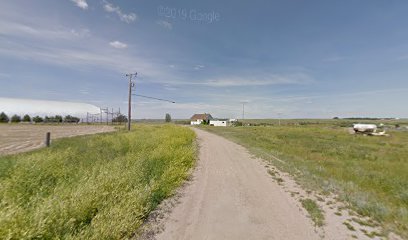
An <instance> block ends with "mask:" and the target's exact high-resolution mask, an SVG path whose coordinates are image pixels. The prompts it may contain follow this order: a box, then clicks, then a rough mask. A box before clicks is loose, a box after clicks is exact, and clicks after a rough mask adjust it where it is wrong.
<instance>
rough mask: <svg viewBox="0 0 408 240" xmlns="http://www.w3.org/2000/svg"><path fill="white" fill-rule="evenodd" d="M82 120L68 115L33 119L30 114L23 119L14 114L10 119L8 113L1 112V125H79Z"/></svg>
mask: <svg viewBox="0 0 408 240" xmlns="http://www.w3.org/2000/svg"><path fill="white" fill-rule="evenodd" d="M79 121H80V119H79V118H77V117H73V116H71V115H67V116H65V117H62V116H61V115H55V116H51V117H49V116H45V117H44V118H43V117H40V116H35V117H31V116H30V115H28V114H25V115H24V116H23V117H21V116H20V115H17V114H14V115H13V116H11V117H9V116H7V114H6V113H4V112H1V113H0V123H9V122H12V123H19V122H27V123H31V122H34V123H42V122H44V123H63V122H64V123H79Z"/></svg>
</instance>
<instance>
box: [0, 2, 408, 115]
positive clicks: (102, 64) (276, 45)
mask: <svg viewBox="0 0 408 240" xmlns="http://www.w3.org/2000/svg"><path fill="white" fill-rule="evenodd" d="M407 13H408V2H407V1H402V0H401V1H397V0H395V1H394V0H391V1H376V0H366V1H363V0H361V1H356V0H342V1H327V0H322V1H300V0H299V1H295V0H292V1H287V0H280V1H275V0H274V1H259V0H253V1H212V0H211V1H191V0H190V1H187V0H185V1H156V0H138V1H125V0H120V1H119V0H117V1H113V0H60V1H53V0H41V1H28V0H8V1H7V0H6V1H2V3H1V8H0V83H1V85H0V97H3V98H28V99H38V100H58V101H69V102H83V103H89V104H93V105H95V106H98V107H99V106H100V107H106V106H108V107H114V108H116V109H117V108H119V107H120V108H121V109H122V111H123V110H125V109H126V101H127V81H128V80H127V79H126V77H125V74H126V73H129V72H135V71H137V72H138V77H137V79H136V89H135V91H136V93H137V94H142V95H148V96H153V97H159V98H166V99H171V100H174V101H176V102H177V103H176V104H171V103H166V102H157V101H154V100H149V99H143V98H139V97H135V98H134V102H133V107H134V111H133V116H136V118H163V117H164V114H165V113H167V112H168V113H170V114H171V115H172V116H173V118H188V117H190V116H191V115H192V114H194V113H200V112H210V113H212V115H213V116H216V117H232V118H235V117H236V118H239V117H241V112H242V110H241V109H242V104H241V102H242V101H245V102H247V103H246V107H245V109H246V111H245V115H246V117H247V118H276V117H282V118H327V117H328V118H331V117H334V116H340V117H351V116H373V117H408V108H407V107H406V103H407V100H408V81H407V80H408V79H407V76H408V29H407V26H408V14H407ZM211 16H212V17H213V18H215V17H214V16H216V18H215V19H211ZM0 107H1V101H0ZM0 110H1V109H0Z"/></svg>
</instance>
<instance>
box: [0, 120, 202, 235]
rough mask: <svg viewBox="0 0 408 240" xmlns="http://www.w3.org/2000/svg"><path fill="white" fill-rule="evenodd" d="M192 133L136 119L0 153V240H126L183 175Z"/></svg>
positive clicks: (192, 153) (191, 153) (191, 158)
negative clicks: (122, 128)
mask: <svg viewBox="0 0 408 240" xmlns="http://www.w3.org/2000/svg"><path fill="white" fill-rule="evenodd" d="M194 141H195V135H194V132H192V131H191V130H190V129H188V128H183V127H177V126H174V125H142V126H141V125H137V126H134V129H133V131H132V132H130V133H128V132H116V133H108V134H99V135H94V136H83V137H75V138H69V139H62V140H57V141H55V143H53V145H52V147H51V148H49V149H41V150H38V151H34V152H30V153H24V154H18V155H12V156H6V157H1V158H0V236H1V237H0V238H4V239H61V238H62V239H120V238H129V237H131V236H132V234H134V233H135V231H136V230H137V229H138V227H140V225H141V224H142V223H143V221H144V219H145V218H146V216H147V215H148V214H149V212H150V211H151V210H153V209H154V208H155V207H156V206H157V205H158V204H159V203H160V201H162V200H163V199H164V198H166V197H168V196H170V195H171V194H172V193H173V192H174V190H175V189H176V188H177V187H178V186H179V185H180V184H181V183H182V181H183V180H185V179H186V177H187V176H188V173H189V170H190V169H191V167H192V166H193V164H194V160H195V143H194Z"/></svg>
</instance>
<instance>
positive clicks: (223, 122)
mask: <svg viewBox="0 0 408 240" xmlns="http://www.w3.org/2000/svg"><path fill="white" fill-rule="evenodd" d="M228 123H229V122H228V120H227V119H213V120H210V126H214V127H226V126H228Z"/></svg>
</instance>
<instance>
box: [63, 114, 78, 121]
mask: <svg viewBox="0 0 408 240" xmlns="http://www.w3.org/2000/svg"><path fill="white" fill-rule="evenodd" d="M79 121H80V119H79V118H77V117H73V116H71V115H67V116H65V118H64V122H66V123H79Z"/></svg>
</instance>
